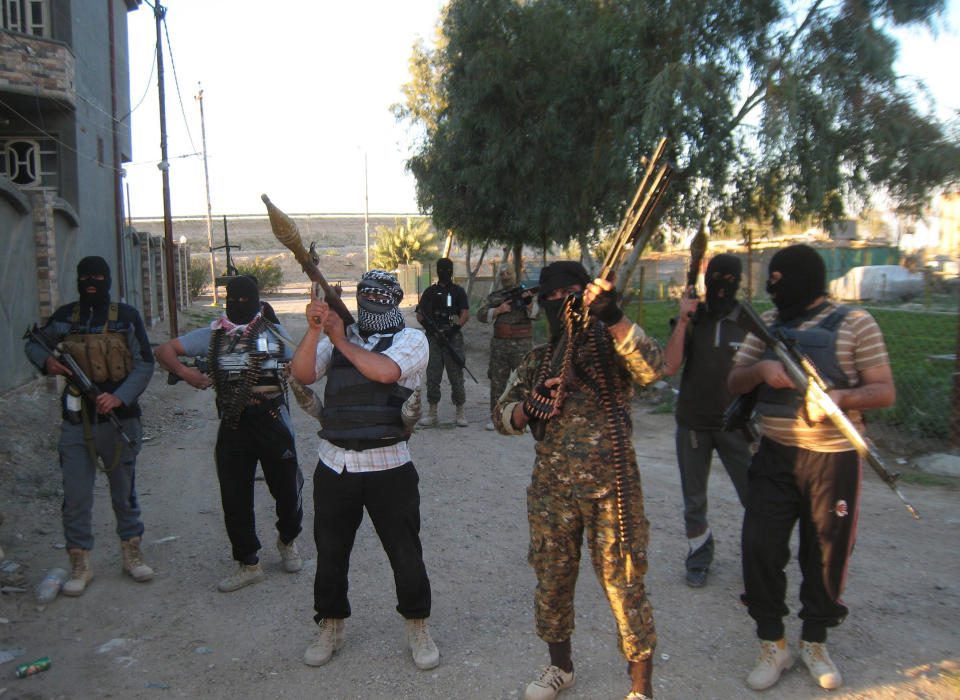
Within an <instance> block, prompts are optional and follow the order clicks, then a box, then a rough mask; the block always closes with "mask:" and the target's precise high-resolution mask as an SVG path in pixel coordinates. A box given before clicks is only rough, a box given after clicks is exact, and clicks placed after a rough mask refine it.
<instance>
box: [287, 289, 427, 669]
mask: <svg viewBox="0 0 960 700" xmlns="http://www.w3.org/2000/svg"><path fill="white" fill-rule="evenodd" d="M402 298H403V290H402V289H401V288H400V285H399V283H398V282H397V280H396V279H395V278H394V277H393V276H392V275H390V274H389V273H387V272H384V271H383V270H370V271H369V272H366V273H364V275H363V276H362V277H361V278H360V281H359V283H358V284H357V323H355V324H351V325H350V326H348V327H346V328H344V322H343V319H342V318H341V317H340V316H339V315H338V314H337V313H336V312H335V311H332V310H331V309H330V307H329V305H328V304H326V303H325V302H323V301H320V300H317V299H313V300H311V302H310V304H309V305H307V309H306V315H307V323H308V328H307V332H306V335H304V337H303V340H301V341H300V345H299V346H298V347H297V350H296V352H295V353H294V356H293V360H292V361H291V363H290V370H291V374H292V375H293V377H294V378H295V379H297V380H299V381H300V382H302V383H303V384H312V383H313V382H315V381H317V380H318V379H320V378H321V377H326V380H327V382H326V389H325V392H324V407H323V415H322V423H323V429H322V430H321V431H320V433H319V435H320V437H321V440H320V449H319V452H320V460H319V462H318V463H317V469H316V472H315V473H314V478H313V488H314V495H313V502H314V511H315V512H314V540H315V541H316V544H317V573H316V578H315V581H314V609H315V611H316V615H315V616H314V619H315V620H316V622H317V624H318V626H319V630H318V632H317V635H316V638H315V639H314V640H313V642H312V643H311V644H310V645H309V646H308V647H307V650H306V652H304V662H305V663H306V664H307V665H309V666H322V665H324V664H326V663H327V662H328V661H329V660H330V658H331V657H332V656H333V652H334V651H336V650H337V649H339V648H340V647H341V646H342V645H343V637H344V620H345V619H346V618H347V617H349V616H350V603H349V600H348V598H347V577H348V569H349V562H350V552H351V550H352V549H353V542H354V538H355V536H356V532H357V528H358V527H359V526H360V522H361V520H362V519H363V510H364V508H366V510H367V513H368V514H369V515H370V520H371V522H372V523H373V526H374V528H375V529H376V531H377V535H378V536H379V537H380V542H381V544H382V545H383V548H384V551H385V552H386V553H387V557H388V558H389V560H390V564H391V566H392V568H393V573H394V580H395V582H396V589H397V601H398V603H397V611H398V612H399V613H400V614H401V615H402V616H403V617H404V618H405V620H406V627H407V641H408V644H409V645H410V651H411V653H412V655H413V660H414V663H415V664H416V665H417V667H418V668H421V669H430V668H434V667H435V666H437V664H439V663H440V653H439V651H438V650H437V647H436V644H434V642H433V639H432V638H431V637H430V631H429V629H428V627H427V618H428V617H429V616H430V581H429V579H428V577H427V572H426V568H425V566H424V564H423V549H422V547H421V544H420V491H419V488H418V484H419V476H418V475H417V471H416V469H415V468H414V466H413V462H412V461H411V460H410V452H409V450H408V449H407V439H408V438H409V437H410V433H411V431H412V430H413V425H414V424H415V423H416V420H417V418H418V417H419V416H418V414H419V411H418V410H410V407H411V406H412V405H413V406H417V407H418V406H419V387H420V382H421V380H422V378H423V374H424V371H425V370H426V366H427V360H428V357H429V346H428V343H427V339H426V336H425V335H424V334H423V332H422V331H419V330H416V329H413V328H406V327H405V326H404V322H403V317H402V316H401V314H400V310H399V308H398V305H399V303H400V300H401V299H402Z"/></svg>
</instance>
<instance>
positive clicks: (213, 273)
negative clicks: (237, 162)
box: [197, 83, 219, 306]
mask: <svg viewBox="0 0 960 700" xmlns="http://www.w3.org/2000/svg"><path fill="white" fill-rule="evenodd" d="M197 87H198V88H200V92H199V93H198V94H197V101H198V102H199V103H200V141H201V143H202V144H203V183H204V185H205V186H206V188H207V248H208V249H209V250H210V285H211V286H212V287H213V305H214V306H217V305H218V304H219V300H218V298H217V263H216V260H215V258H216V256H215V255H214V252H213V218H212V217H213V215H212V213H211V211H210V174H209V173H208V171H207V129H206V126H205V125H204V121H203V88H202V87H200V83H197Z"/></svg>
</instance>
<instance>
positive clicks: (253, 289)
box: [227, 275, 260, 326]
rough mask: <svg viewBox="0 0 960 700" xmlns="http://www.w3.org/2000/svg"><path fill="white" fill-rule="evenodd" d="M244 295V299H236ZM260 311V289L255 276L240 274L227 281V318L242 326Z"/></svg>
mask: <svg viewBox="0 0 960 700" xmlns="http://www.w3.org/2000/svg"><path fill="white" fill-rule="evenodd" d="M240 297H246V299H247V300H246V301H237V300H238V299H239V298H240ZM258 311H260V290H259V288H258V287H257V278H256V277H252V276H250V275H240V276H239V277H234V278H233V279H232V280H230V281H229V282H227V318H228V319H229V320H230V322H231V323H236V324H237V325H238V326H242V325H243V324H245V323H250V321H252V320H253V317H254V316H256V315H257V312H258Z"/></svg>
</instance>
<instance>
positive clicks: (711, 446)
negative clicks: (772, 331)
mask: <svg viewBox="0 0 960 700" xmlns="http://www.w3.org/2000/svg"><path fill="white" fill-rule="evenodd" d="M701 237H702V239H703V240H702V245H700V247H699V248H697V247H696V246H694V245H693V244H691V252H692V253H693V255H692V257H693V258H694V259H693V261H692V263H691V268H690V274H689V275H688V280H687V284H688V288H687V294H686V295H685V296H684V298H683V299H682V300H681V301H680V313H679V314H678V315H677V317H676V318H675V319H673V320H672V321H671V323H672V324H673V332H672V333H671V334H670V339H669V340H668V341H667V346H666V348H665V350H664V359H665V361H666V367H665V369H664V373H665V374H667V375H674V374H676V373H677V372H679V371H680V368H681V366H682V367H683V375H682V376H681V379H680V393H679V394H678V396H677V411H676V418H677V434H676V443H677V463H678V465H679V467H680V487H681V490H682V491H683V520H684V525H685V528H686V533H687V545H688V546H687V556H686V559H685V562H684V563H685V567H686V582H687V585H688V586H691V587H692V588H700V587H702V586H705V585H706V583H707V573H708V571H709V569H710V564H711V563H712V562H713V549H714V543H713V533H712V532H711V529H710V524H709V522H708V521H707V483H708V482H709V479H710V462H711V460H712V459H713V453H714V452H716V453H717V456H719V457H720V461H721V463H722V464H723V466H724V469H726V470H727V474H729V475H730V480H731V481H732V482H733V485H734V488H736V490H737V496H738V497H739V498H740V503H741V504H745V503H746V497H747V466H748V465H749V463H750V443H749V442H748V441H747V439H746V438H745V437H744V435H743V433H742V432H741V431H739V430H737V431H726V430H724V429H723V416H724V410H725V409H726V407H727V406H728V405H729V404H730V402H731V400H732V397H731V396H730V393H729V392H728V391H727V373H728V372H729V371H730V366H731V365H732V363H733V356H734V354H735V353H736V352H737V350H738V349H739V348H740V344H741V343H742V342H743V337H744V336H745V335H746V331H745V330H744V329H743V328H741V327H740V325H739V324H738V323H737V319H738V317H739V315H740V312H741V307H740V302H738V301H737V298H736V295H737V289H738V288H739V286H740V271H741V267H740V260H739V258H737V257H735V256H733V255H728V254H726V253H721V254H719V255H715V256H714V257H713V259H712V260H710V264H709V265H707V271H706V274H705V275H704V281H705V286H706V291H707V294H706V300H705V301H702V302H701V301H700V300H699V299H698V298H697V293H696V288H695V285H696V279H697V275H698V274H699V268H700V261H701V260H702V259H703V254H704V252H705V251H706V243H707V241H706V234H705V232H704V231H703V230H701V231H700V232H699V233H698V234H697V236H696V237H695V238H694V242H695V243H698V241H697V239H698V238H701Z"/></svg>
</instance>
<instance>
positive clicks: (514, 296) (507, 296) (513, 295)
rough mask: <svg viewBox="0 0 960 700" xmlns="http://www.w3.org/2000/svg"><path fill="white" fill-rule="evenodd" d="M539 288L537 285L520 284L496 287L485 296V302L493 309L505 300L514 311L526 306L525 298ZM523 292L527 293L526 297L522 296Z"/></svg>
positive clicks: (529, 296)
mask: <svg viewBox="0 0 960 700" xmlns="http://www.w3.org/2000/svg"><path fill="white" fill-rule="evenodd" d="M539 290H540V286H539V285H537V286H536V287H525V286H523V285H522V284H518V285H516V286H515V287H507V288H506V289H498V290H497V291H495V292H491V293H490V294H489V296H487V301H486V302H485V303H486V305H487V308H490V309H495V308H497V307H498V306H500V304H502V303H504V302H505V301H509V302H510V306H511V308H512V309H514V310H515V311H516V310H517V309H522V308H523V307H524V306H526V304H527V301H526V300H527V299H530V298H531V297H532V296H533V295H534V294H536V293H537V292H538V291H539ZM524 294H526V295H527V296H526V299H525V298H524Z"/></svg>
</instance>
